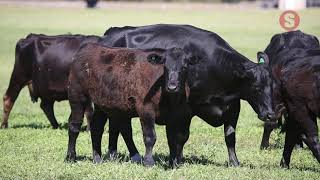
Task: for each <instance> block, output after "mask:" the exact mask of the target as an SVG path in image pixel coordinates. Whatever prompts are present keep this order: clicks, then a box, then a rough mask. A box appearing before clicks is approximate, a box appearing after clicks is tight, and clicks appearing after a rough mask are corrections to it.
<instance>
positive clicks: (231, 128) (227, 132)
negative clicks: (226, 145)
mask: <svg viewBox="0 0 320 180" xmlns="http://www.w3.org/2000/svg"><path fill="white" fill-rule="evenodd" d="M234 132H235V131H234V128H233V127H232V126H230V125H229V126H228V127H227V131H226V132H225V136H229V135H230V134H232V133H234Z"/></svg>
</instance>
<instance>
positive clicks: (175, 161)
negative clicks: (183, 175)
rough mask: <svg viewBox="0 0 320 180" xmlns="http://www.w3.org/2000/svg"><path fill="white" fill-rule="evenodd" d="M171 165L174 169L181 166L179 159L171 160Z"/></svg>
mask: <svg viewBox="0 0 320 180" xmlns="http://www.w3.org/2000/svg"><path fill="white" fill-rule="evenodd" d="M169 164H170V167H171V168H172V169H175V168H178V167H179V165H180V163H179V162H178V160H177V159H173V160H170V162H169Z"/></svg>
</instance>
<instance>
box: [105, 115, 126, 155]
mask: <svg viewBox="0 0 320 180" xmlns="http://www.w3.org/2000/svg"><path fill="white" fill-rule="evenodd" d="M122 120H123V119H122V118H119V117H110V118H109V146H108V153H107V154H108V157H109V159H114V158H115V157H116V155H117V149H118V138H119V135H120V124H119V122H120V121H122Z"/></svg>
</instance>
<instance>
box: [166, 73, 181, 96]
mask: <svg viewBox="0 0 320 180" xmlns="http://www.w3.org/2000/svg"><path fill="white" fill-rule="evenodd" d="M178 77H179V75H178V73H177V72H170V73H169V77H168V83H167V91H168V92H171V93H174V92H177V91H178V87H179V81H178Z"/></svg>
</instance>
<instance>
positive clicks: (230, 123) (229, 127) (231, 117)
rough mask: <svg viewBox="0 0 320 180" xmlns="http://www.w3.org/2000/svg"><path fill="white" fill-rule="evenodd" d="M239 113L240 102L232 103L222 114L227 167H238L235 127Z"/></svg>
mask: <svg viewBox="0 0 320 180" xmlns="http://www.w3.org/2000/svg"><path fill="white" fill-rule="evenodd" d="M239 112H240V101H238V102H235V103H233V104H232V105H231V106H230V109H229V110H228V111H227V112H225V113H224V115H223V117H222V118H223V119H225V123H224V137H225V142H226V145H227V148H228V155H229V165H231V166H239V164H240V163H239V160H238V158H237V155H236V149H235V145H236V126H237V122H238V117H239Z"/></svg>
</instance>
